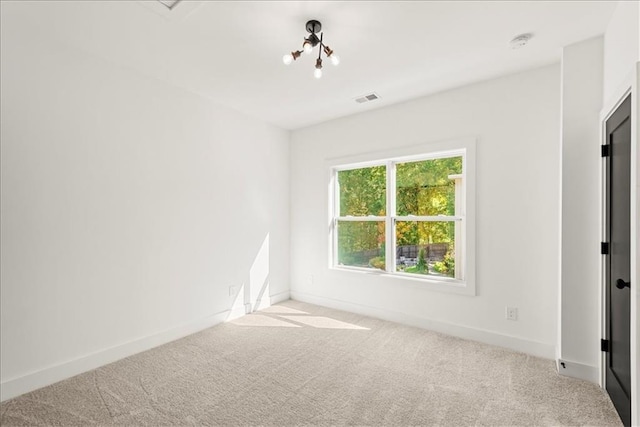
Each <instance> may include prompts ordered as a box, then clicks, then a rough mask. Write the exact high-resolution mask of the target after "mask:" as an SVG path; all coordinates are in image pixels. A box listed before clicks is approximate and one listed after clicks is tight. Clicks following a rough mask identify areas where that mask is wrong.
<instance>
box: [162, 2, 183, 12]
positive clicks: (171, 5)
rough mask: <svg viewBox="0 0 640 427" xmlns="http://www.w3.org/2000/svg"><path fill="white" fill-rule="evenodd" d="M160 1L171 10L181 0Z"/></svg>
mask: <svg viewBox="0 0 640 427" xmlns="http://www.w3.org/2000/svg"><path fill="white" fill-rule="evenodd" d="M158 1H159V2H160V3H162V4H163V5H165V6H167V8H168V9H169V10H172V9H173V8H174V7H176V5H177V4H178V3H180V0H158Z"/></svg>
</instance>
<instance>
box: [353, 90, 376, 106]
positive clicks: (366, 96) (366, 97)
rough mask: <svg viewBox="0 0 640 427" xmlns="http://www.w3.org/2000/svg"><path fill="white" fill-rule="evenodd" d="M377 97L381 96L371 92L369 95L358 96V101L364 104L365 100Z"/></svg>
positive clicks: (372, 99)
mask: <svg viewBox="0 0 640 427" xmlns="http://www.w3.org/2000/svg"><path fill="white" fill-rule="evenodd" d="M376 99H380V96H379V95H378V94H376V93H370V94H368V95H363V96H359V97H357V98H356V102H357V103H358V104H364V103H365V102H369V101H375V100H376Z"/></svg>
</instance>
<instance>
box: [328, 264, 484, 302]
mask: <svg viewBox="0 0 640 427" xmlns="http://www.w3.org/2000/svg"><path fill="white" fill-rule="evenodd" d="M329 270H331V271H335V272H339V273H340V274H342V273H347V274H363V275H369V276H374V277H380V278H382V279H383V280H385V281H388V280H394V281H397V282H396V283H394V285H402V286H406V287H410V288H416V289H424V290H428V291H436V292H444V293H451V294H459V295H468V296H475V295H476V291H475V286H473V284H472V283H469V282H467V281H463V280H456V279H451V278H439V279H434V278H432V277H424V276H417V277H416V275H414V274H409V273H389V272H386V271H381V270H375V269H369V268H358V267H345V266H332V267H329Z"/></svg>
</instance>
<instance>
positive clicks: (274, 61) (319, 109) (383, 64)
mask: <svg viewBox="0 0 640 427" xmlns="http://www.w3.org/2000/svg"><path fill="white" fill-rule="evenodd" d="M616 3H617V2H614V1H602V2H597V1H566V2H563V1H532V2H526V1H505V2H484V1H468V2H467V1H446V2H419V1H407V2H402V1H373V2H367V1H353V2H351V1H334V2H325V1H322V2H310V1H278V2H271V1H255V2H243V1H208V2H207V1H197V2H196V1H193V2H190V1H188V0H183V1H182V2H180V3H179V4H178V5H177V6H176V7H175V8H174V9H173V10H172V11H169V10H168V9H167V8H166V7H165V6H163V5H162V4H160V3H159V2H157V1H155V0H150V1H147V2H142V1H126V2H125V1H104V2H97V1H66V2H65V1H34V2H20V4H19V5H18V4H12V5H11V6H10V7H6V6H8V5H7V4H6V3H5V2H3V12H6V11H7V10H9V11H10V12H11V13H12V17H13V18H14V19H18V20H21V21H22V22H21V25H25V26H30V27H32V28H33V30H34V31H40V32H43V34H45V35H46V36H47V37H55V38H57V39H58V40H61V41H63V42H65V43H70V44H72V45H74V46H76V47H78V48H81V49H83V50H84V51H87V52H89V53H90V54H93V55H97V56H99V57H102V58H104V59H107V60H109V61H111V62H115V63H117V64H120V65H122V66H126V67H130V68H133V69H135V70H137V71H138V72H141V73H143V74H145V75H150V76H153V77H156V78H159V79H161V80H164V81H167V82H169V83H171V84H174V85H176V86H179V87H182V88H184V89H187V90H189V91H192V92H195V93H198V94H201V95H202V96H204V97H207V98H209V99H211V100H214V101H215V102H218V103H220V104H223V105H225V106H228V107H231V108H233V109H235V110H238V111H241V112H244V113H246V114H248V115H250V116H254V117H257V118H259V119H261V120H264V121H266V122H269V123H272V124H275V125H277V126H280V127H282V128H285V129H296V128H300V127H304V126H308V125H311V124H315V123H319V122H322V121H326V120H329V119H333V118H337V117H342V116H346V115H349V114H354V113H358V112H361V111H365V110H368V109H371V108H379V107H382V106H386V105H390V104H393V103H398V102H402V101H405V100H409V99H412V98H416V97H419V96H424V95H427V94H431V93H435V92H439V91H443V90H446V89H449V88H453V87H457V86H461V85H465V84H469V83H472V82H476V81H480V80H485V79H488V78H492V77H496V76H500V75H504V74H509V73H513V72H517V71H520V70H524V69H529V68H534V67H538V66H543V65H546V64H550V63H553V62H557V61H559V60H560V55H561V50H562V47H563V46H566V45H568V44H571V43H575V42H578V41H581V40H584V39H587V38H590V37H594V36H597V35H599V34H602V33H603V32H604V30H605V28H606V25H607V23H608V22H609V19H610V17H611V15H612V13H613V10H614V8H615V7H616ZM308 19H318V20H320V21H321V22H322V25H323V31H324V41H325V43H326V44H327V45H329V46H330V47H331V48H332V49H334V50H335V52H336V53H337V54H338V55H340V57H341V59H342V62H341V64H340V65H339V66H338V67H333V66H332V65H331V64H329V63H325V68H324V76H323V77H322V79H319V80H316V79H314V78H313V69H314V60H315V59H314V58H313V57H309V56H304V55H303V57H302V58H300V59H299V60H298V61H296V62H295V63H293V64H291V65H289V66H285V65H284V64H283V63H282V55H283V54H285V53H287V52H290V51H291V50H295V49H299V48H300V46H301V43H302V40H303V37H305V36H306V34H307V33H306V31H305V29H304V24H305V22H306V21H307V20H308ZM526 32H531V33H534V35H535V37H534V38H533V40H532V41H531V43H530V44H529V45H528V46H526V47H525V48H523V49H519V50H513V49H510V48H509V45H508V42H509V40H511V39H512V38H513V37H514V36H516V35H518V34H521V33H526ZM369 92H376V93H378V94H379V95H380V97H381V98H382V99H380V100H377V101H374V102H370V103H366V104H357V103H356V102H355V101H354V98H356V97H358V96H360V95H364V94H367V93H369Z"/></svg>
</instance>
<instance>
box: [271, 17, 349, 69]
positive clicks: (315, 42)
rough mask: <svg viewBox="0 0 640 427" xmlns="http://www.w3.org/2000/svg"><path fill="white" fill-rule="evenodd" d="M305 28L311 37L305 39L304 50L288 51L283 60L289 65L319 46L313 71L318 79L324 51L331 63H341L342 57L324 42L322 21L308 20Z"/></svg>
mask: <svg viewBox="0 0 640 427" xmlns="http://www.w3.org/2000/svg"><path fill="white" fill-rule="evenodd" d="M305 28H306V29H307V32H308V33H309V37H307V38H306V39H304V42H303V43H302V50H296V51H294V52H291V53H287V54H286V55H285V56H283V57H282V62H284V63H285V65H289V64H291V63H292V62H293V61H295V60H297V59H298V58H300V55H302V54H303V53H305V54H307V55H310V54H311V53H313V49H314V48H315V47H316V46H318V59H316V69H315V71H314V72H313V76H314V77H315V78H316V79H319V78H320V77H322V52H324V54H325V55H326V56H327V58H329V59H330V60H331V63H332V64H333V65H338V64H339V63H340V58H339V57H338V55H336V54H334V53H333V50H331V48H330V47H329V46H327V45H326V44H324V43H323V42H322V33H320V31H322V24H321V23H320V21H316V20H315V19H312V20H311V21H308V22H307V25H306V26H305ZM318 33H320V37H318Z"/></svg>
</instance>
